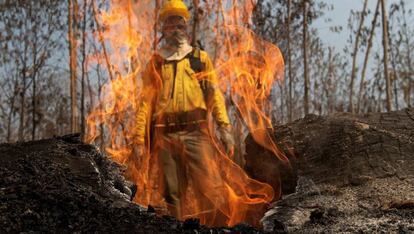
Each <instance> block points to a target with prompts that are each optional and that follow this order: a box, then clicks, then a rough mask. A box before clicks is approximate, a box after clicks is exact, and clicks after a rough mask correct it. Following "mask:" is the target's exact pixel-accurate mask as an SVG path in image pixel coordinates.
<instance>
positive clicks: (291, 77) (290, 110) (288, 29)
mask: <svg viewBox="0 0 414 234" xmlns="http://www.w3.org/2000/svg"><path fill="white" fill-rule="evenodd" d="M291 2H292V1H291V0H288V2H287V8H288V9H287V21H286V28H287V47H288V48H287V49H288V72H289V110H288V121H289V122H292V119H293V116H292V114H293V111H292V109H293V106H292V105H293V101H292V98H293V96H292V89H293V87H292V86H293V76H292V49H291V45H290V16H291V13H290V8H291V6H290V5H291Z"/></svg>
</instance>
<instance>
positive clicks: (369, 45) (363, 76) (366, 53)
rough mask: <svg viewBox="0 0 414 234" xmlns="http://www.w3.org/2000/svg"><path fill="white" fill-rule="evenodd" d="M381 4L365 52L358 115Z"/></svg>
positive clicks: (377, 8)
mask: <svg viewBox="0 0 414 234" xmlns="http://www.w3.org/2000/svg"><path fill="white" fill-rule="evenodd" d="M380 3H381V0H378V2H377V6H376V8H375V15H374V19H373V20H372V24H371V30H370V34H369V38H368V45H367V50H366V52H365V58H364V65H363V67H362V73H361V82H360V84H359V94H358V104H357V113H359V112H360V111H361V99H362V93H363V92H364V82H365V74H366V71H367V67H368V60H369V54H370V52H371V48H372V40H373V38H374V34H375V28H376V25H377V19H378V15H379V7H380Z"/></svg>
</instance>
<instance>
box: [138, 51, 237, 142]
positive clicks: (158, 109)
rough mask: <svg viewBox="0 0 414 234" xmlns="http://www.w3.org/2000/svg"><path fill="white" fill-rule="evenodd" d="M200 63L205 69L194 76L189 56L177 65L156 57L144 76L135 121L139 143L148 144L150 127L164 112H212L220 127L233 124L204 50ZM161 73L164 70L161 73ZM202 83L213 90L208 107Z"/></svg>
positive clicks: (201, 52) (149, 64)
mask: <svg viewBox="0 0 414 234" xmlns="http://www.w3.org/2000/svg"><path fill="white" fill-rule="evenodd" d="M200 60H201V62H202V63H203V64H204V70H203V71H202V72H200V73H195V72H194V71H193V70H192V69H191V65H190V59H189V58H188V57H185V58H183V59H181V60H179V61H175V62H172V61H165V62H161V61H162V60H160V57H159V56H157V55H155V56H153V58H152V59H151V61H150V62H149V63H148V65H147V66H146V69H145V71H144V73H143V89H142V90H143V91H142V96H141V103H140V105H139V110H138V114H137V118H136V120H137V123H136V134H137V138H136V142H137V143H139V144H144V143H145V137H148V136H149V134H148V131H149V124H150V123H151V121H152V120H154V119H156V117H157V116H160V115H161V114H163V113H166V114H171V113H180V112H185V111H192V110H195V109H197V108H201V109H205V110H207V109H208V110H212V114H213V117H214V119H215V120H216V122H217V124H218V125H220V126H221V125H226V124H230V122H229V118H228V115H227V110H226V106H225V102H224V97H223V95H222V93H221V91H220V89H219V88H218V80H217V76H216V73H215V72H214V68H213V64H212V62H211V60H210V58H209V56H208V54H207V53H206V52H205V51H200ZM158 71H162V72H161V74H159V72H158ZM174 73H175V77H174ZM200 80H207V81H209V82H210V84H211V87H212V90H211V94H210V95H209V100H207V103H208V105H207V104H206V102H205V100H204V96H203V91H202V89H201V87H200V83H199V81H200Z"/></svg>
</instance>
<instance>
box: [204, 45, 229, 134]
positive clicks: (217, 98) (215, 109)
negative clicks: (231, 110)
mask: <svg viewBox="0 0 414 234" xmlns="http://www.w3.org/2000/svg"><path fill="white" fill-rule="evenodd" d="M200 58H201V60H202V62H203V63H204V65H205V72H206V74H205V79H207V80H208V81H209V83H210V85H209V92H208V95H207V99H208V100H207V103H206V104H207V106H208V108H211V109H212V113H213V117H214V119H215V120H216V122H217V124H218V125H219V126H223V125H228V124H230V121H229V117H228V114H227V109H226V104H225V99H224V96H223V94H222V93H221V91H220V88H219V87H218V84H219V83H218V79H217V75H216V72H215V70H214V66H213V63H212V62H211V60H210V58H209V56H208V54H207V53H206V52H204V51H202V52H201V54H200Z"/></svg>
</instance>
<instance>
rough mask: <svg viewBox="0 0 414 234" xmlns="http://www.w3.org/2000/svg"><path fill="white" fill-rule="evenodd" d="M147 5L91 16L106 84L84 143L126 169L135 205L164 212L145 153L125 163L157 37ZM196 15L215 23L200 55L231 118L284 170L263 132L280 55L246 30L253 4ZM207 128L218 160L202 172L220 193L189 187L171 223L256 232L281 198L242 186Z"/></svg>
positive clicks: (222, 4)
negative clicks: (214, 178) (216, 178)
mask: <svg viewBox="0 0 414 234" xmlns="http://www.w3.org/2000/svg"><path fill="white" fill-rule="evenodd" d="M154 2H155V1H152V0H140V1H117V0H113V1H112V2H111V4H110V6H109V10H106V11H100V12H98V9H97V7H96V6H95V8H94V10H95V11H96V13H97V18H96V21H97V23H98V32H96V35H95V36H96V38H97V40H99V41H100V42H101V50H103V53H102V54H100V55H95V56H94V58H100V59H95V60H94V61H95V62H96V63H102V61H106V67H107V71H108V76H109V77H110V78H111V80H110V82H109V83H108V84H107V85H106V86H105V88H104V90H103V94H104V95H103V96H102V98H101V101H100V103H99V105H97V106H96V107H95V109H94V111H93V112H92V113H91V114H90V115H89V116H88V132H87V141H88V142H90V143H93V142H97V141H98V139H100V138H101V139H103V140H104V141H105V142H104V143H105V146H106V147H105V149H104V150H105V151H106V152H107V153H108V154H109V155H110V156H111V157H112V159H113V160H114V161H116V162H118V163H121V164H123V165H125V166H126V167H127V171H126V176H127V177H128V178H129V179H130V180H132V181H134V182H135V183H136V184H137V186H138V192H137V195H136V196H135V198H134V201H135V202H137V203H139V204H141V205H145V206H146V205H150V204H151V205H152V206H156V207H165V206H166V203H165V201H164V199H163V196H162V193H163V186H162V183H161V182H162V181H160V179H159V178H161V176H160V174H159V173H160V169H159V168H158V159H157V156H156V155H151V154H150V153H149V152H148V153H147V154H146V155H145V157H143V158H141V159H139V162H134V161H132V160H131V158H132V157H131V154H133V153H134V152H133V150H132V146H133V145H134V136H135V132H134V131H135V130H134V125H135V121H136V120H135V116H136V113H137V111H138V108H139V105H138V103H139V101H140V98H141V97H140V94H141V92H142V81H141V73H142V71H143V68H144V67H145V64H146V63H147V62H148V61H149V58H151V55H152V54H153V53H154V44H155V43H156V42H157V41H158V39H159V37H160V36H159V35H156V34H155V33H154V29H155V28H156V27H154V25H157V24H156V19H157V17H156V14H157V11H156V9H155V3H154ZM236 2H237V3H236ZM229 6H231V7H229ZM200 7H204V8H205V9H207V10H209V11H212V15H213V16H215V17H210V18H205V19H203V21H202V22H204V25H203V24H202V25H200V27H206V28H211V27H212V26H214V29H210V31H209V32H203V33H204V34H206V36H205V39H206V45H208V48H207V49H206V50H207V52H209V54H210V55H214V56H212V58H213V59H214V62H215V69H216V70H215V72H216V73H217V75H218V77H219V79H220V84H219V85H220V88H221V90H222V91H223V93H224V94H227V96H228V97H229V98H230V100H231V103H232V104H233V107H229V108H233V109H234V110H235V112H236V113H237V114H236V115H235V116H234V117H233V118H242V119H243V121H244V123H245V125H246V126H247V129H248V131H249V132H250V133H251V134H252V136H253V138H254V139H255V141H256V142H257V143H259V144H260V145H262V146H263V147H265V148H266V149H268V150H270V151H271V152H273V153H274V155H275V156H277V157H278V158H279V159H280V160H282V161H285V162H288V159H287V158H286V157H285V156H284V155H283V153H281V152H280V151H279V150H278V148H277V147H276V145H275V143H274V142H273V140H272V137H271V135H270V133H271V132H272V131H269V129H272V123H271V118H270V114H269V113H268V112H269V111H267V110H269V109H270V105H271V103H270V102H269V100H268V98H269V95H270V92H271V89H272V87H273V84H274V82H275V81H277V80H278V79H279V80H281V79H283V70H284V63H283V57H282V55H281V52H280V51H279V49H278V48H277V47H276V46H275V45H273V44H271V43H268V42H266V41H264V40H262V39H260V38H259V37H257V36H256V35H255V34H254V33H253V31H252V30H250V29H249V28H248V25H250V23H251V22H250V17H251V14H252V11H253V8H254V5H253V3H252V1H230V0H228V1H206V2H205V3H203V4H201V5H200ZM208 15H209V14H205V15H204V17H208ZM210 45H212V46H210ZM102 65H104V66H105V64H102ZM206 75H207V74H203V72H201V73H200V74H198V75H197V76H198V78H199V79H202V78H203V76H206ZM209 126H210V132H211V133H213V134H211V140H212V141H214V145H215V146H216V147H217V148H218V149H219V152H220V154H218V155H216V156H214V157H213V158H214V160H209V161H206V165H205V167H206V168H207V169H208V170H213V171H217V172H219V174H220V176H221V180H222V184H223V186H222V187H220V188H212V187H209V186H210V185H211V184H212V183H211V178H203V181H202V182H201V183H203V184H196V183H195V181H188V186H187V187H188V189H187V191H186V193H185V197H184V202H183V204H184V205H183V209H182V210H183V211H182V213H183V214H182V217H178V218H180V219H185V218H190V217H193V218H199V219H200V221H201V222H202V223H203V224H206V225H210V226H218V225H229V226H231V225H234V224H237V223H239V222H243V221H246V222H249V223H251V224H254V225H258V220H260V218H261V216H262V215H263V212H264V209H265V207H266V205H267V204H268V203H269V202H271V201H272V200H273V199H277V198H278V197H279V196H280V189H279V188H272V187H270V186H269V185H267V184H265V183H261V182H259V181H255V180H253V179H251V178H249V177H248V175H247V174H246V173H245V172H244V171H243V169H241V168H240V167H239V166H238V165H236V164H235V163H234V162H233V161H232V160H231V159H230V158H229V157H228V156H227V155H225V154H224V153H223V150H221V148H222V147H221V145H220V143H219V141H217V140H216V137H215V134H214V129H215V128H214V123H213V122H212V121H210V122H209ZM102 136H103V137H102ZM101 143H102V142H101ZM200 176H202V175H200ZM197 181H199V180H197ZM199 187H203V188H205V191H206V192H205V194H204V195H205V198H202V197H198V196H196V193H195V188H199ZM212 191H214V192H212ZM217 194H219V196H217ZM204 204H206V207H207V208H206V207H204ZM208 204H210V205H208ZM211 210H213V211H214V212H211ZM207 213H208V215H207ZM212 213H213V215H211V214H212Z"/></svg>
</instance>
